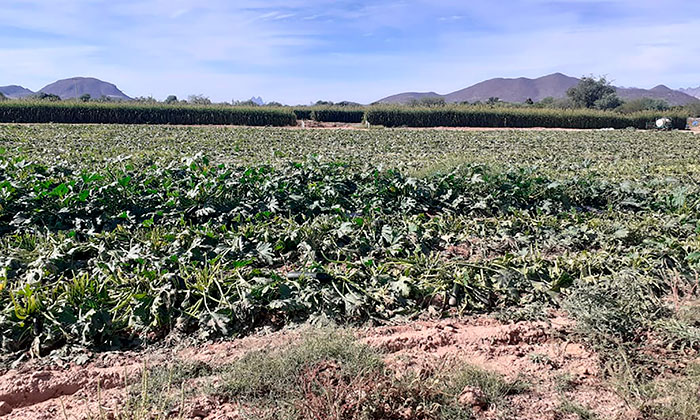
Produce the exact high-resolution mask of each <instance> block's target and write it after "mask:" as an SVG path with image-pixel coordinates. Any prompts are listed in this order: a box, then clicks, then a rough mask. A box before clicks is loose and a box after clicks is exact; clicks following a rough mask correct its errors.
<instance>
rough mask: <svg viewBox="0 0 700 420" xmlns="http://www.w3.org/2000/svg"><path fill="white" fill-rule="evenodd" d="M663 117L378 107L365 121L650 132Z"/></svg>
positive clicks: (677, 119) (676, 119)
mask: <svg viewBox="0 0 700 420" xmlns="http://www.w3.org/2000/svg"><path fill="white" fill-rule="evenodd" d="M659 116H660V114H658V113H652V112H647V113H636V114H630V115H621V114H617V113H612V112H603V111H597V110H563V109H562V110H555V109H536V108H500V107H498V108H492V107H478V106H472V107H444V108H438V109H436V108H405V107H403V108H402V107H374V108H370V109H368V110H367V112H366V114H365V118H366V119H367V121H368V122H370V123H371V124H372V125H383V126H386V127H402V126H405V127H560V128H609V127H611V128H627V127H635V128H647V126H648V125H649V124H652V123H653V122H654V121H655V120H656V119H657V118H658V117H659ZM672 124H673V127H674V128H678V129H683V128H685V125H686V119H685V116H684V115H674V116H672Z"/></svg>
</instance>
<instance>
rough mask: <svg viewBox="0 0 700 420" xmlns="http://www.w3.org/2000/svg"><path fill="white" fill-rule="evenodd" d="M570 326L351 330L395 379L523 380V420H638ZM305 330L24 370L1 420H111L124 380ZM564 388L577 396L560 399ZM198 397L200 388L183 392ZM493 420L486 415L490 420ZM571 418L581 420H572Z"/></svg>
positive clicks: (30, 364) (0, 383)
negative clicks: (573, 338) (590, 418)
mask: <svg viewBox="0 0 700 420" xmlns="http://www.w3.org/2000/svg"><path fill="white" fill-rule="evenodd" d="M571 328H572V322H571V321H570V320H568V319H567V318H566V317H564V316H556V317H554V318H553V319H551V320H550V321H547V322H519V323H515V324H503V323H501V322H499V321H496V320H494V319H492V318H488V317H485V316H480V317H472V318H465V319H456V318H453V319H444V320H425V321H414V322H410V323H405V324H400V325H394V326H383V327H373V328H359V329H355V330H353V331H354V333H355V335H356V337H357V338H358V340H360V341H362V342H364V343H366V344H368V345H370V346H373V347H375V348H377V349H379V350H381V351H382V352H383V354H384V355H385V356H384V358H385V361H386V363H387V364H388V365H389V366H391V367H392V368H393V369H394V370H395V371H396V372H399V373H401V372H409V371H410V370H414V371H422V370H430V369H436V368H439V367H440V366H445V365H447V364H450V363H454V362H458V363H468V364H471V365H476V366H479V367H482V368H484V369H487V370H490V371H495V372H498V373H500V374H502V375H504V376H505V377H506V378H509V379H512V378H523V379H524V380H526V381H528V382H529V383H530V384H531V388H530V390H529V391H528V392H526V393H524V394H521V395H516V396H513V397H510V398H511V400H510V401H509V403H510V405H511V406H512V408H513V410H514V413H516V415H517V418H522V419H542V420H545V419H552V420H554V419H562V418H566V417H562V415H561V413H560V412H559V411H558V410H557V407H558V406H559V405H560V404H561V401H562V398H566V399H568V400H570V401H573V402H575V403H577V404H580V405H582V406H585V407H589V408H590V410H591V411H593V412H595V413H596V414H598V416H600V418H606V419H607V418H623V419H624V418H633V417H634V416H635V413H633V412H632V411H631V410H630V409H629V408H628V407H627V406H626V405H625V403H624V401H623V400H622V399H621V398H620V397H619V396H618V395H617V394H616V393H615V392H613V391H612V389H611V387H610V386H609V385H608V384H606V381H605V380H604V379H603V378H602V377H601V373H600V371H599V369H598V366H599V361H598V358H597V356H596V354H595V353H593V352H592V351H590V350H588V349H586V348H585V347H584V346H582V345H581V344H578V343H574V342H569V341H568V340H567V336H569V335H570V332H571V331H570V330H571ZM302 331H303V329H301V330H300V329H297V330H289V331H279V332H275V333H270V334H267V335H256V336H250V337H246V338H241V339H235V340H231V341H226V342H218V343H208V344H202V345H196V346H189V347H180V348H169V349H162V348H161V349H156V350H146V351H142V352H116V353H100V354H94V355H92V358H91V360H90V361H89V362H88V363H86V364H85V365H84V366H78V365H76V364H75V363H68V364H66V365H61V364H58V363H57V364H51V363H50V364H48V365H47V363H46V361H39V360H33V361H31V360H30V361H27V362H24V363H23V364H21V365H20V366H18V367H16V368H15V369H11V370H9V371H6V372H4V373H3V374H2V376H0V417H1V418H7V419H15V420H44V419H87V418H100V415H103V416H104V417H103V418H112V416H110V413H111V412H113V411H114V410H118V409H119V408H120V407H122V406H123V403H124V401H125V398H126V393H127V389H128V387H129V386H133V384H127V382H128V380H127V379H126V378H132V382H133V378H134V377H138V372H139V371H140V370H141V369H142V368H143V367H144V366H155V365H158V364H165V363H171V362H173V361H174V360H178V359H179V360H189V361H192V360H198V361H202V362H206V363H207V364H209V365H211V366H213V367H215V366H217V365H223V364H226V363H227V362H230V361H232V360H235V359H237V358H239V357H241V356H242V355H243V354H245V353H246V352H248V351H250V350H255V349H276V348H283V347H284V346H287V345H289V344H290V343H292V342H293V341H294V340H297V339H299V337H300V336H301V334H302ZM562 378H566V380H567V381H568V383H569V385H570V387H569V389H561V380H562ZM185 386H187V387H197V386H199V385H198V384H197V381H196V380H194V381H193V382H191V383H186V385H185ZM185 407H186V409H185V414H186V415H185V418H199V419H208V420H215V419H216V420H225V419H239V418H242V417H241V415H240V413H239V409H238V407H237V405H236V404H229V403H226V404H220V403H217V402H216V401H215V400H213V399H211V398H209V397H199V398H195V399H192V400H189V401H186V403H185ZM495 415H496V413H494V412H489V411H486V412H482V413H481V416H482V417H483V418H493V417H494V416H495ZM572 418H574V417H572Z"/></svg>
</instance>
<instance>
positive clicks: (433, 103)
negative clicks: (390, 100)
mask: <svg viewBox="0 0 700 420" xmlns="http://www.w3.org/2000/svg"><path fill="white" fill-rule="evenodd" d="M408 105H409V106H414V107H415V106H424V107H439V106H445V105H447V103H446V102H445V98H442V97H439V96H429V97H426V98H421V99H412V100H411V101H410V102H409V103H408Z"/></svg>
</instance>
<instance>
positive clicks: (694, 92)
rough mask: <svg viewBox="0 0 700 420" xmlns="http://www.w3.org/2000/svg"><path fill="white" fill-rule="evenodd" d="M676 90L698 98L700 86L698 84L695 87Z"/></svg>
mask: <svg viewBox="0 0 700 420" xmlns="http://www.w3.org/2000/svg"><path fill="white" fill-rule="evenodd" d="M678 91H679V92H683V93H685V94H686V95H690V96H695V97H696V98H700V86H698V87H696V88H687V89H678Z"/></svg>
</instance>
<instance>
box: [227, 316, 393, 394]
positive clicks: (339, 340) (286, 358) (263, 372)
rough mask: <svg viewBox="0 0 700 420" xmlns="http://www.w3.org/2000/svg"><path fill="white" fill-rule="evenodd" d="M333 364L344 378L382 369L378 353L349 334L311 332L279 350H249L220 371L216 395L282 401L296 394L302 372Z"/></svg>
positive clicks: (298, 389) (299, 390) (328, 331)
mask: <svg viewBox="0 0 700 420" xmlns="http://www.w3.org/2000/svg"><path fill="white" fill-rule="evenodd" d="M328 362H331V363H334V364H337V366H338V367H339V369H340V375H341V376H342V377H344V378H346V379H350V378H354V377H357V376H359V375H367V374H370V373H373V372H376V371H378V370H380V369H382V368H383V366H384V364H383V362H382V360H381V358H380V356H379V354H378V353H377V352H376V351H375V350H373V349H372V348H370V347H368V346H366V345H362V344H358V343H357V342H356V341H355V338H354V337H353V336H352V335H351V334H349V333H342V332H337V331H333V330H311V331H308V332H307V334H305V337H304V339H303V340H302V341H301V342H299V343H295V344H293V345H291V346H289V347H287V348H285V349H284V350H282V351H276V352H274V351H266V350H261V351H253V352H249V353H246V355H245V356H244V357H242V358H240V359H238V360H236V361H235V362H233V363H231V364H230V365H228V366H225V367H224V368H223V373H222V375H221V382H220V385H219V386H218V389H217V391H216V392H217V393H219V394H222V395H225V396H227V397H229V398H240V397H243V398H264V397H267V398H275V399H277V398H283V397H285V396H287V397H288V396H290V395H293V394H298V393H300V392H301V391H302V390H301V388H300V386H301V383H300V381H299V380H300V378H301V377H302V375H303V374H304V371H305V370H306V369H308V368H311V367H314V366H316V365H318V364H319V363H328Z"/></svg>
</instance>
